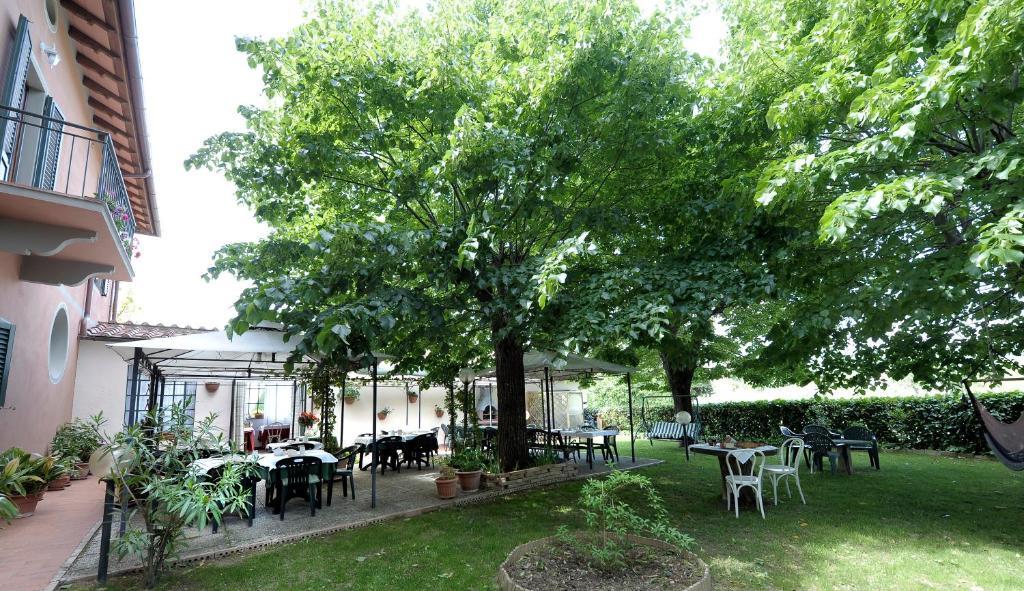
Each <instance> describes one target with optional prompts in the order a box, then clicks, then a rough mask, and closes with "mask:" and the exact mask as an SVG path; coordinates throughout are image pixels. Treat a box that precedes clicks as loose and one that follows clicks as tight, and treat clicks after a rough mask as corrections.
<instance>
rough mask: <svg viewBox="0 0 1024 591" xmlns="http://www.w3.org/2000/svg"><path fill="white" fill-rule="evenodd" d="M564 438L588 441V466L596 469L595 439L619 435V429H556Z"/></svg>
mask: <svg viewBox="0 0 1024 591" xmlns="http://www.w3.org/2000/svg"><path fill="white" fill-rule="evenodd" d="M555 431H557V432H558V433H559V434H561V435H562V437H563V438H573V439H586V440H587V466H588V467H589V468H590V469H591V470H593V469H594V438H595V437H611V436H613V435H618V434H619V431H618V429H555Z"/></svg>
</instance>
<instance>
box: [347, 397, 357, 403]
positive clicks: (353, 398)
mask: <svg viewBox="0 0 1024 591" xmlns="http://www.w3.org/2000/svg"><path fill="white" fill-rule="evenodd" d="M356 400H358V399H357V398H356V397H355V396H346V397H345V404H355V403H356Z"/></svg>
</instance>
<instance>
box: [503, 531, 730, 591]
mask: <svg viewBox="0 0 1024 591" xmlns="http://www.w3.org/2000/svg"><path fill="white" fill-rule="evenodd" d="M626 538H627V539H628V540H629V541H631V542H633V543H634V544H643V545H645V546H653V547H655V548H660V549H664V550H670V551H680V550H679V549H678V548H676V547H675V546H673V545H672V544H669V543H666V542H662V541H661V540H655V539H654V538H645V537H642V536H634V535H630V534H626ZM557 539H558V536H548V537H546V538H540V539H537V540H533V541H530V542H526V543H525V544H520V545H519V546H516V547H515V549H513V550H512V552H510V553H509V555H508V558H506V559H505V562H502V563H501V567H499V568H498V589H500V590H501V591H530V589H528V588H526V587H523V586H522V585H520V584H519V583H517V582H515V581H514V580H512V577H511V576H510V575H509V574H508V571H509V567H511V566H512V565H513V564H515V562H516V561H518V560H519V559H520V558H522V557H523V555H524V554H526V553H527V552H529V551H530V550H533V549H535V548H539V547H541V546H547V545H548V544H550V543H551V542H553V541H556V540H557ZM681 552H682V553H683V555H684V556H688V557H690V558H692V559H694V560H696V561H697V564H698V565H699V566H703V567H704V576H702V577H701V578H700V580H699V581H697V582H696V583H694V584H692V585H690V586H689V587H687V588H686V589H680V590H679V591H711V569H709V568H708V565H707V563H705V562H704V561H703V560H701V559H700V558H699V557H697V555H696V554H694V553H692V552H689V551H687V550H682V551H681Z"/></svg>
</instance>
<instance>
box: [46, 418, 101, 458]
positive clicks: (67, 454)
mask: <svg viewBox="0 0 1024 591" xmlns="http://www.w3.org/2000/svg"><path fill="white" fill-rule="evenodd" d="M102 420H103V415H102V414H99V415H97V416H95V417H92V418H89V419H81V418H77V419H75V420H74V421H72V422H70V423H64V424H63V425H61V426H60V427H58V428H57V433H56V434H54V436H53V441H51V442H50V453H52V454H53V455H55V456H58V457H61V458H70V459H73V460H74V461H75V462H88V461H89V456H91V455H92V452H94V451H96V448H98V447H99V446H100V441H101V439H100V438H99V436H98V435H96V433H97V429H96V426H97V425H98V421H99V422H101V421H102Z"/></svg>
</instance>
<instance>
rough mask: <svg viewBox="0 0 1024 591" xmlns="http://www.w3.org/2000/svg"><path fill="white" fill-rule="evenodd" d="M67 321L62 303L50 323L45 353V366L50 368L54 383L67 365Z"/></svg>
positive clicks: (66, 314) (58, 379)
mask: <svg viewBox="0 0 1024 591" xmlns="http://www.w3.org/2000/svg"><path fill="white" fill-rule="evenodd" d="M70 328H71V327H70V323H69V322H68V309H67V307H66V306H64V304H61V305H59V306H57V311H56V312H55V313H54V315H53V321H52V322H51V323H50V349H49V355H47V366H48V368H49V370H50V381H51V382H53V383H54V384H56V383H58V382H60V380H61V378H63V377H64V369H65V368H66V367H67V366H68V348H69V347H70V341H69V338H70V336H71V330H70Z"/></svg>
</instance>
